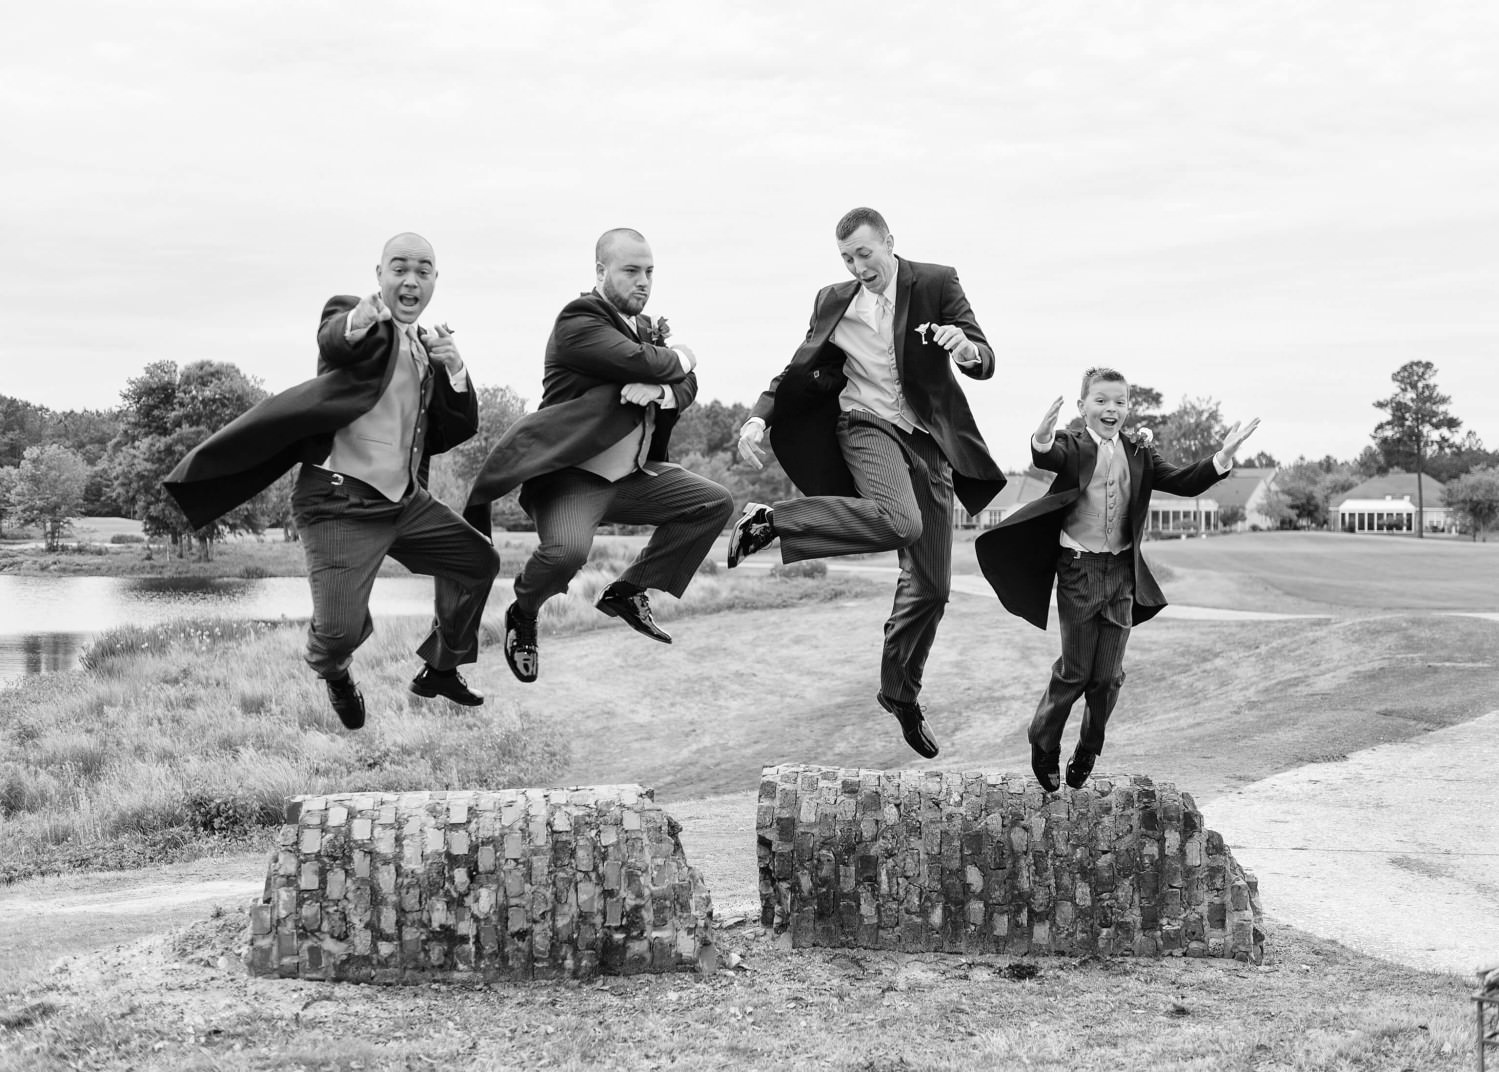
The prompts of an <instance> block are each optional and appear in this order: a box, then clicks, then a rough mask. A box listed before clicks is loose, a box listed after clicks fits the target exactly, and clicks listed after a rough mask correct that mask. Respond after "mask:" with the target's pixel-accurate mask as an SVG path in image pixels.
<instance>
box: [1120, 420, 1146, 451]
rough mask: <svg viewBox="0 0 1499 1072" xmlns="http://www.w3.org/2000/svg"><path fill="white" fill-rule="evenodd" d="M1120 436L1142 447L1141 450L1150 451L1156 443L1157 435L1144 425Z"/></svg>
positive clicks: (1121, 433)
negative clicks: (1151, 446)
mask: <svg viewBox="0 0 1499 1072" xmlns="http://www.w3.org/2000/svg"><path fill="white" fill-rule="evenodd" d="M1119 434H1120V435H1122V436H1123V437H1124V438H1125V439H1126V440H1128V441H1129V442H1131V443H1134V444H1135V445H1137V446H1138V447H1140V449H1141V450H1146V449H1149V447H1150V445H1151V444H1152V443H1154V442H1155V433H1154V432H1153V431H1151V430H1150V429H1149V428H1147V427H1145V426H1144V425H1143V424H1142V425H1139V426H1138V427H1136V428H1132V429H1128V430H1126V431H1123V432H1120V433H1119Z"/></svg>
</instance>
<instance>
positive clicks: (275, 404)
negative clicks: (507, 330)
mask: <svg viewBox="0 0 1499 1072" xmlns="http://www.w3.org/2000/svg"><path fill="white" fill-rule="evenodd" d="M358 304H359V299H358V298H356V297H354V296H352V295H348V294H341V295H338V296H336V297H333V298H329V299H328V303H327V304H326V305H325V306H323V316H322V320H321V321H320V323H319V326H318V333H317V342H318V366H317V370H318V374H317V376H316V377H314V378H313V379H310V380H306V381H304V382H302V383H299V384H297V385H296V386H295V387H291V388H288V389H287V390H285V391H282V392H281V393H280V394H277V395H272V396H271V397H270V398H267V399H266V400H265V401H263V402H261V403H259V404H258V405H256V406H254V407H253V408H252V409H250V410H248V411H246V412H245V413H242V414H240V415H239V416H238V417H236V418H235V419H234V420H232V421H230V422H229V423H228V424H226V425H225V426H224V427H223V428H221V429H219V430H218V431H217V432H215V433H214V434H213V435H211V436H209V437H208V438H207V439H206V440H204V441H203V442H202V443H200V444H199V445H198V446H197V447H195V448H193V450H192V451H191V452H189V453H188V455H187V457H185V458H183V459H182V461H180V462H178V463H177V468H175V469H173V470H172V472H171V475H170V476H168V477H167V479H166V480H165V481H164V482H163V486H164V487H165V488H166V489H167V491H168V492H170V493H171V495H172V498H174V499H176V500H177V505H178V506H179V507H181V508H182V512H183V513H184V514H186V515H187V520H188V523H189V524H191V525H192V526H193V527H194V528H201V527H202V526H204V525H207V524H209V523H210V522H212V521H213V520H214V519H215V518H217V517H219V516H221V515H222V514H224V513H226V512H227V511H229V510H232V509H234V508H235V507H236V506H239V505H240V504H241V503H243V502H245V501H246V500H248V499H250V498H253V497H254V496H255V495H257V494H259V493H260V492H261V491H264V490H265V489H266V488H267V487H269V486H270V485H271V484H272V482H274V481H275V479H276V478H277V477H279V476H280V475H281V474H282V473H284V472H286V471H287V470H288V469H290V468H291V467H292V466H293V465H296V464H297V463H298V462H314V463H315V462H321V461H322V460H323V459H324V458H326V457H327V456H328V452H329V451H330V450H331V449H332V446H333V435H334V433H335V432H337V431H338V430H339V429H340V428H343V427H345V426H347V425H349V424H352V423H353V422H354V421H355V420H357V419H358V418H359V417H361V416H363V415H364V414H366V413H368V412H369V411H370V410H371V409H373V408H374V405H375V403H376V402H377V401H378V400H379V398H380V395H381V393H382V392H383V391H384V390H385V386H386V384H388V383H389V382H390V377H391V373H392V372H393V371H394V370H395V362H396V358H397V356H398V355H399V354H400V352H401V350H400V342H399V339H398V338H397V334H396V327H395V325H394V324H393V323H392V322H391V321H381V322H380V323H378V324H376V325H375V326H374V327H372V328H371V329H370V330H369V331H368V332H367V333H366V334H365V336H364V338H363V339H361V340H359V341H358V342H356V343H352V344H351V343H349V342H348V341H346V340H345V339H344V324H345V316H346V314H347V313H348V312H349V310H351V309H353V308H354V306H356V305H358ZM423 334H425V333H423ZM478 430H479V404H478V401H477V396H476V394H475V392H474V389H473V385H472V383H470V385H469V390H467V391H455V390H454V389H453V386H452V384H451V383H450V382H449V380H448V377H447V374H446V373H445V372H444V371H443V370H442V369H440V368H436V367H435V366H434V368H433V389H432V400H431V401H430V402H429V403H428V405H427V437H426V441H425V443H423V446H422V461H421V466H420V470H419V476H420V479H421V481H422V482H423V484H425V482H426V474H427V461H428V459H429V458H430V457H431V456H432V455H434V454H441V453H442V452H443V451H446V450H449V449H450V448H452V447H455V446H457V445H458V444H459V443H462V442H463V441H464V440H466V439H468V438H469V437H471V436H472V435H474V433H475V432H477V431H478Z"/></svg>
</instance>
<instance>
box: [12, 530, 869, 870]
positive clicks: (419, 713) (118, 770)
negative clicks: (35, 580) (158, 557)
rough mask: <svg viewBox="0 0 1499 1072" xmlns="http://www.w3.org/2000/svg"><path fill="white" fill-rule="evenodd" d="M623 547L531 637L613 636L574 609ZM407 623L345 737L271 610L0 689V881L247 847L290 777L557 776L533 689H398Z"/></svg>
mask: <svg viewBox="0 0 1499 1072" xmlns="http://www.w3.org/2000/svg"><path fill="white" fill-rule="evenodd" d="M627 553H628V552H626V551H622V550H621V549H619V548H612V547H610V546H607V545H606V546H604V547H601V548H600V549H599V552H598V554H597V555H596V557H595V559H594V562H593V565H592V566H591V567H590V568H588V569H585V570H584V571H583V572H582V573H581V574H580V575H579V577H578V578H577V580H576V581H575V582H574V584H573V587H572V591H571V592H569V593H568V594H567V595H566V596H565V597H559V598H557V599H554V600H552V601H550V602H549V603H548V604H547V605H546V608H545V611H544V618H543V636H546V637H557V636H561V635H566V634H569V633H577V632H583V631H588V630H593V629H597V628H601V627H604V626H611V627H612V628H613V629H614V630H615V631H616V632H625V633H629V631H628V630H620V629H619V626H618V623H617V622H615V621H614V620H613V619H609V618H606V617H605V616H603V615H601V614H599V613H598V612H597V611H596V610H595V609H594V608H593V605H592V604H593V600H594V598H595V596H596V594H597V591H598V589H600V588H602V587H603V585H604V584H605V583H607V580H608V579H609V578H610V577H612V576H613V575H614V574H616V573H617V572H618V571H619V569H621V568H622V567H623V565H624V561H625V559H626V556H627ZM868 587H869V583H868V582H864V581H857V580H855V581H848V580H844V581H840V582H836V583H831V584H830V583H827V582H817V581H807V580H774V579H769V578H765V577H760V576H749V577H743V576H735V577H732V578H730V577H715V576H702V577H700V578H698V580H697V582H696V583H695V584H693V585H692V586H691V588H689V590H688V593H687V598H685V599H684V600H682V601H676V600H671V599H662V600H659V601H658V604H659V611H660V617H661V619H662V620H663V621H666V622H670V621H673V620H675V619H678V618H680V617H683V616H686V615H694V614H702V613H707V612H713V611H721V610H730V609H740V608H765V607H785V606H790V605H793V604H796V603H800V602H816V601H820V600H825V599H829V598H838V597H841V596H842V595H846V594H847V593H849V592H863V591H865V590H867V589H868ZM503 606H504V600H503V598H502V597H500V596H499V595H498V594H497V598H496V600H495V605H494V606H491V608H490V612H491V613H490V617H489V619H488V620H487V621H486V623H485V626H484V629H483V634H482V639H481V643H482V648H483V650H484V651H485V652H486V654H484V655H482V656H481V657H482V658H483V659H484V663H485V667H486V673H487V672H488V671H492V670H498V671H499V673H500V674H503V675H504V676H505V680H507V681H508V679H509V675H508V671H506V670H505V669H504V664H503V662H502V661H501V660H500V657H499V652H498V647H497V645H498V644H499V643H500V622H499V614H500V613H502V611H503ZM425 628H426V623H425V622H423V621H420V620H416V619H409V620H399V619H398V620H392V621H387V622H383V623H382V624H381V625H380V627H379V628H377V630H376V632H375V635H374V636H373V637H372V638H371V640H370V641H369V642H368V643H366V645H365V646H364V647H363V648H361V649H360V652H359V655H358V656H357V657H356V663H355V673H356V676H357V679H358V681H359V682H360V686H361V688H362V689H363V691H364V695H365V701H366V705H367V707H368V710H369V713H370V717H369V723H368V724H367V726H366V727H365V729H363V730H361V731H360V732H358V733H354V734H350V733H347V732H345V731H344V730H343V729H342V728H341V727H340V725H339V723H338V721H337V718H336V717H335V716H334V714H333V712H332V710H331V708H330V707H329V705H328V701H327V697H326V695H325V694H324V690H323V688H322V685H321V682H319V681H318V679H317V678H316V677H315V676H314V675H313V674H312V673H311V672H310V671H308V669H307V668H306V665H305V664H304V663H303V661H302V649H303V644H304V639H305V634H304V632H303V630H302V629H301V628H300V627H295V626H292V627H288V626H286V625H279V624H278V625H271V624H260V623H254V622H239V623H233V622H223V621H218V620H212V619H210V620H202V621H174V622H170V623H167V624H164V625H160V626H154V627H146V628H142V627H127V628H124V629H121V630H117V631H115V632H112V633H110V634H107V635H105V636H103V637H101V638H99V640H97V641H96V642H95V643H94V644H93V646H92V647H91V648H90V649H89V651H88V652H87V653H86V654H85V656H84V659H83V663H84V667H85V669H83V670H79V671H75V672H70V673H63V674H50V675H42V676H38V677H29V678H25V679H22V680H21V681H20V682H18V683H16V684H14V685H12V686H10V687H9V688H6V689H4V690H0V881H14V880H16V879H19V878H23V877H27V876H30V875H35V874H38V873H49V872H56V871H64V870H81V869H87V870H99V869H102V868H111V867H140V866H144V865H146V864H149V863H155V862H161V861H165V860H178V859H190V858H193V857H194V856H198V855H203V854H211V853H221V852H228V851H243V850H244V849H246V848H249V847H259V846H261V845H263V844H265V843H266V838H267V836H268V832H269V830H270V829H271V827H272V826H273V825H274V824H277V823H279V822H280V815H281V808H282V803H283V801H284V799H285V798H286V797H288V796H291V795H295V794H298V793H316V792H322V791H327V790H331V789H338V790H341V791H357V790H362V789H369V790H399V789H407V788H412V789H415V788H423V789H437V788H452V787H460V786H475V785H482V786H486V787H491V788H504V787H506V786H513V785H521V784H524V785H541V784H549V783H552V782H554V781H556V780H558V779H559V778H561V777H563V776H564V775H565V773H566V771H567V770H568V769H569V767H570V766H571V762H570V760H571V750H572V748H573V733H572V730H571V727H570V726H569V727H564V726H563V724H562V723H561V722H559V721H558V720H557V719H556V718H555V717H554V716H552V715H551V714H545V713H542V712H544V711H545V710H546V708H545V705H540V706H538V705H535V704H521V703H518V702H516V701H515V700H514V699H507V698H503V697H500V698H495V699H492V700H491V702H490V703H488V704H486V705H485V706H484V707H482V708H477V709H462V708H457V707H454V706H452V705H449V704H447V703H446V702H444V701H426V700H421V699H419V698H417V697H414V696H412V695H411V694H410V693H409V691H408V689H407V685H408V682H409V679H410V677H411V676H412V674H413V673H414V671H415V669H416V667H417V664H416V661H415V659H414V657H413V656H412V655H411V652H410V649H411V647H412V645H413V644H414V642H415V641H416V640H417V639H418V638H419V637H420V636H421V635H422V633H423V632H424V631H425ZM629 635H630V636H631V637H632V638H634V639H637V640H638V639H639V638H635V637H634V634H633V633H629ZM469 676H470V679H471V680H475V681H478V680H479V678H478V677H477V676H476V675H475V673H474V672H473V671H470V675H469ZM496 680H497V681H498V679H496ZM512 684H513V682H512ZM485 687H489V686H488V685H487V684H486V686H485ZM491 695H492V696H493V695H494V692H493V689H491ZM512 695H513V693H512Z"/></svg>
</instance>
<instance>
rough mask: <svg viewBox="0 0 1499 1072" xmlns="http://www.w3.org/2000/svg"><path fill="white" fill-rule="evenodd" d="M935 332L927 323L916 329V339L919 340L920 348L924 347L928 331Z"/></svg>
mask: <svg viewBox="0 0 1499 1072" xmlns="http://www.w3.org/2000/svg"><path fill="white" fill-rule="evenodd" d="M936 330H937V329H936V328H935V327H934V326H933V325H932V324H929V323H928V324H922V325H921V326H920V327H918V328H917V329H916V337H917V338H918V339H920V340H921V345H922V346H925V345H926V333H927V332H929V331H936Z"/></svg>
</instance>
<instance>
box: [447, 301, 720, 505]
mask: <svg viewBox="0 0 1499 1072" xmlns="http://www.w3.org/2000/svg"><path fill="white" fill-rule="evenodd" d="M634 326H635V329H636V331H637V333H638V334H639V336H640V338H641V339H648V338H650V335H651V322H650V319H649V318H648V317H645V316H639V317H636V318H635V325H634ZM627 383H659V384H665V385H667V386H668V387H670V388H671V391H672V394H673V395H674V396H675V398H676V403H677V405H676V409H665V410H663V409H659V408H658V407H656V406H655V405H652V406H651V407H650V408H651V409H653V410H655V411H656V417H655V428H654V431H653V433H652V437H651V444H650V448H649V454H648V458H649V460H651V461H665V460H666V457H667V446H668V443H669V441H670V439H671V429H672V426H673V425H674V424H676V421H677V415H678V413H679V412H680V411H681V410H683V409H685V408H686V407H688V406H690V405H691V404H692V401H693V399H694V398H696V397H697V374H696V373H694V372H686V373H684V372H683V371H682V361H681V358H680V357H679V356H678V355H677V352H676V351H675V350H673V349H671V348H670V347H668V346H658V345H656V344H654V343H651V342H641V341H639V340H637V339H635V338H633V337H631V336H630V335H629V334H628V333H627V332H626V330H625V326H624V320H623V318H622V317H621V316H620V314H619V313H618V312H617V311H615V309H614V307H613V306H612V305H610V304H609V303H608V302H607V301H605V300H604V298H603V296H602V295H600V294H599V293H598V292H597V291H590V292H589V293H587V294H584V295H582V296H581V297H578V298H575V299H573V300H572V301H570V302H568V303H567V305H565V306H564V307H563V309H562V312H560V313H558V314H557V321H556V323H555V324H553V326H552V334H551V336H550V337H549V338H548V339H547V348H546V360H545V363H544V365H543V371H542V380H541V404H540V405H539V406H538V407H537V409H536V412H534V413H528V414H526V415H525V416H524V417H522V418H521V419H520V420H518V421H516V422H515V423H514V424H512V425H511V426H510V427H509V429H507V430H506V432H505V434H504V436H502V437H501V438H500V441H499V442H498V443H497V444H495V447H494V449H493V450H492V451H490V452H489V457H488V458H486V459H485V460H484V465H483V466H482V467H481V468H480V470H479V475H478V476H477V477H476V478H475V480H474V486H473V488H472V490H470V492H469V496H468V506H467V507H466V508H465V509H464V512H463V516H464V517H465V518H466V519H467V520H468V522H469V523H470V524H471V525H474V526H475V527H477V528H479V529H480V531H481V532H487V531H488V528H487V525H488V519H489V504H490V503H492V502H494V500H496V499H498V498H500V497H501V496H502V495H504V494H506V493H507V492H509V491H510V490H511V489H513V488H517V487H519V486H520V485H521V484H523V483H525V482H526V481H527V480H531V479H534V478H535V477H538V476H544V475H546V474H547V473H555V472H557V471H558V470H559V469H566V468H568V467H570V466H574V465H577V464H578V463H579V462H585V461H587V460H588V459H589V458H592V457H593V456H594V455H596V454H598V453H600V452H601V451H603V450H604V449H605V448H607V447H610V446H612V445H614V444H615V443H618V442H619V441H620V439H622V438H623V437H624V436H626V435H628V434H629V432H630V429H632V428H634V427H635V426H636V425H638V424H639V423H640V407H639V406H636V405H632V404H631V403H628V402H622V401H620V397H619V390H620V388H621V387H622V386H623V385H625V384H627ZM481 521H482V522H483V525H481V524H480V522H481Z"/></svg>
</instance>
